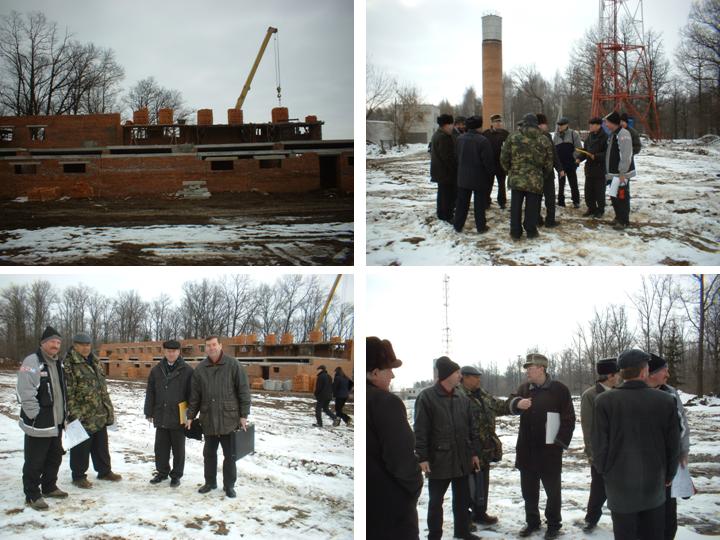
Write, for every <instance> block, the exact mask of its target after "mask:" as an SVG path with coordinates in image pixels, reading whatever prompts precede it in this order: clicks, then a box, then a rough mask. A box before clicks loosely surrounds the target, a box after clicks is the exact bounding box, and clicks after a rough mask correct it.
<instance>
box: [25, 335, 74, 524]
mask: <svg viewBox="0 0 720 540" xmlns="http://www.w3.org/2000/svg"><path fill="white" fill-rule="evenodd" d="M61 344H62V339H61V338H60V334H59V333H58V332H57V330H55V329H54V328H53V327H52V326H48V327H47V328H45V331H44V332H43V334H42V336H41V338H40V347H39V348H38V350H37V351H35V352H34V353H32V354H30V355H28V356H27V357H26V358H25V359H24V360H23V363H22V365H21V366H20V370H19V371H18V375H17V387H16V392H17V397H18V400H19V401H20V420H19V425H20V428H21V429H22V430H23V431H24V432H25V464H24V465H23V474H22V481H23V491H24V492H25V503H26V504H27V505H28V506H30V508H33V509H35V510H47V509H48V504H47V503H46V502H45V499H43V495H44V496H45V497H54V498H64V497H67V496H68V494H67V493H65V492H64V491H62V490H61V489H60V488H58V487H57V477H58V470H59V469H60V464H61V463H62V456H63V448H62V440H61V434H62V430H63V426H64V424H65V418H66V416H67V402H66V389H65V377H64V371H63V367H62V360H61V359H60V358H59V357H58V353H59V352H60V345H61ZM41 488H42V492H41V491H40V490H41Z"/></svg>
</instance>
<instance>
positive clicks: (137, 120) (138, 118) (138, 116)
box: [133, 107, 150, 125]
mask: <svg viewBox="0 0 720 540" xmlns="http://www.w3.org/2000/svg"><path fill="white" fill-rule="evenodd" d="M149 123H150V111H148V110H147V107H146V108H143V109H139V110H137V111H133V124H142V125H147V124H149Z"/></svg>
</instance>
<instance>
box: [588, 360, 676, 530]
mask: <svg viewBox="0 0 720 540" xmlns="http://www.w3.org/2000/svg"><path fill="white" fill-rule="evenodd" d="M649 360H650V356H649V355H648V354H647V353H645V352H643V351H640V350H638V349H629V350H627V351H623V352H622V353H621V354H620V355H619V356H618V367H619V368H620V374H621V375H622V378H623V380H624V382H623V383H622V384H621V385H619V386H618V387H617V388H616V389H615V390H613V391H612V392H603V393H602V394H600V395H599V396H597V398H596V399H595V429H594V430H593V433H592V453H593V460H594V464H595V468H596V469H597V471H598V472H599V473H600V474H601V475H602V476H603V478H604V480H605V491H606V493H607V501H608V507H609V508H610V511H611V512H612V520H613V532H614V534H615V538H616V539H619V540H625V539H628V540H630V539H632V540H635V539H638V538H639V539H640V540H658V539H660V538H663V537H664V530H665V488H666V487H667V486H669V485H671V484H672V479H673V477H674V476H675V472H676V471H677V467H678V458H679V456H680V428H679V422H678V419H677V407H676V405H675V401H674V400H673V398H672V396H670V395H668V394H666V393H665V392H658V391H657V390H653V389H652V388H650V387H649V386H648V385H647V379H648V374H649V371H648V362H649Z"/></svg>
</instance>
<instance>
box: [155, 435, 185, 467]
mask: <svg viewBox="0 0 720 540" xmlns="http://www.w3.org/2000/svg"><path fill="white" fill-rule="evenodd" d="M170 450H172V455H173V464H172V470H170ZM155 469H156V470H157V472H158V474H162V475H163V476H170V477H171V478H182V475H183V471H184V470H185V431H184V430H183V429H163V428H157V429H156V430H155Z"/></svg>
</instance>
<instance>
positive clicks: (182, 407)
mask: <svg viewBox="0 0 720 540" xmlns="http://www.w3.org/2000/svg"><path fill="white" fill-rule="evenodd" d="M187 407H188V405H187V401H181V402H180V403H178V408H179V409H180V423H181V424H185V422H187Z"/></svg>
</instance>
